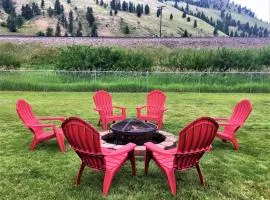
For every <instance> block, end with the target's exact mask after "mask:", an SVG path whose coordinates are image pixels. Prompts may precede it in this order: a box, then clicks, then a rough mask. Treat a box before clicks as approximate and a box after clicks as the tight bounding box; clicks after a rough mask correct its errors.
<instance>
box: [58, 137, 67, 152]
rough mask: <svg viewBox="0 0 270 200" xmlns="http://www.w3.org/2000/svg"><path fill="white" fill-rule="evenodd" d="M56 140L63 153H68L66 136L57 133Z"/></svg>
mask: <svg viewBox="0 0 270 200" xmlns="http://www.w3.org/2000/svg"><path fill="white" fill-rule="evenodd" d="M56 139H57V142H58V146H59V149H60V151H61V152H65V151H66V147H65V136H64V134H62V133H56Z"/></svg>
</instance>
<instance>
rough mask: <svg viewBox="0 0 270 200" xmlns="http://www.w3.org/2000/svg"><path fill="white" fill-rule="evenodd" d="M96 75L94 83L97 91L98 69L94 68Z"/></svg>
mask: <svg viewBox="0 0 270 200" xmlns="http://www.w3.org/2000/svg"><path fill="white" fill-rule="evenodd" d="M94 76H95V79H94V80H95V81H94V85H95V87H94V90H95V91H97V70H96V69H95V70H94ZM95 91H94V92H95Z"/></svg>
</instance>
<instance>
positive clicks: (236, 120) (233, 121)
mask: <svg viewBox="0 0 270 200" xmlns="http://www.w3.org/2000/svg"><path fill="white" fill-rule="evenodd" d="M251 111H252V104H251V102H250V101H249V100H242V101H240V102H239V103H238V104H237V105H236V106H235V107H234V110H233V113H232V115H231V117H230V118H229V119H227V118H215V120H216V121H221V123H219V126H223V127H224V129H223V131H220V132H218V133H217V137H219V138H220V139H222V140H223V142H227V141H231V142H232V144H233V146H234V148H235V149H236V150H238V149H239V144H238V141H237V138H236V137H235V134H236V132H237V131H238V129H239V128H240V127H242V126H243V125H244V123H245V121H246V120H247V118H248V116H249V115H250V113H251ZM222 121H224V122H222Z"/></svg>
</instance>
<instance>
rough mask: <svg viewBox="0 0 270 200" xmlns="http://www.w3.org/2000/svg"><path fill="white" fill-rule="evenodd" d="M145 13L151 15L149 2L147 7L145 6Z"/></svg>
mask: <svg viewBox="0 0 270 200" xmlns="http://www.w3.org/2000/svg"><path fill="white" fill-rule="evenodd" d="M144 13H145V14H146V15H149V14H150V7H149V6H148V4H146V5H145V7H144Z"/></svg>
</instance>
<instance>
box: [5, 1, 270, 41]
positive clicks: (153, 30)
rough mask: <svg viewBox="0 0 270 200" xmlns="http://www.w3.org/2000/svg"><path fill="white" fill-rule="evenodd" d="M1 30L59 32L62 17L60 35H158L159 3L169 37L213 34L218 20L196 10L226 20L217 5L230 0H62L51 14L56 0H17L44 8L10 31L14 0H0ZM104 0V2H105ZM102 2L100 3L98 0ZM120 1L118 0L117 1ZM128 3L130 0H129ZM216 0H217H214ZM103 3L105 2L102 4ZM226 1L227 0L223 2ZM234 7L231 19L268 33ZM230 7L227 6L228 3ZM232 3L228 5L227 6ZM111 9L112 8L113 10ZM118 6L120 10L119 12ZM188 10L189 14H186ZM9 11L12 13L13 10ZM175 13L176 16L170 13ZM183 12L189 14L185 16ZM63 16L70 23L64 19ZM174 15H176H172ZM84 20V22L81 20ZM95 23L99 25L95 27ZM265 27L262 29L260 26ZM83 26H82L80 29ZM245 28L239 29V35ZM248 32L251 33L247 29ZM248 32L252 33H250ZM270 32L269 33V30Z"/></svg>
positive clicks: (223, 33) (221, 31) (19, 5)
mask: <svg viewBox="0 0 270 200" xmlns="http://www.w3.org/2000/svg"><path fill="white" fill-rule="evenodd" d="M0 1H2V2H1V3H2V5H0V23H1V27H0V34H2V35H4V34H5V35H6V34H7V35H9V34H10V35H11V34H15V35H16V34H17V35H36V34H37V33H38V32H40V33H44V34H45V33H46V31H47V28H48V27H51V28H52V29H53V33H51V34H52V35H55V32H56V27H57V22H58V21H60V27H58V32H59V31H60V33H59V34H60V35H61V36H63V35H65V34H66V35H78V36H81V35H82V36H91V35H93V32H95V31H94V30H93V29H95V28H97V35H98V36H117V37H118V36H121V37H139V36H140V37H155V36H158V35H159V22H160V18H158V17H157V7H158V6H166V7H164V8H163V20H162V35H163V36H166V37H180V36H192V37H209V36H213V33H214V30H215V24H213V23H209V22H208V21H207V20H205V19H204V18H202V17H200V16H199V17H198V16H197V15H196V14H194V13H196V12H197V13H198V12H203V13H204V15H206V16H207V17H208V18H209V19H210V18H211V19H212V20H213V21H214V22H215V21H217V20H220V21H222V18H221V15H220V13H221V11H220V10H219V9H220V8H219V7H217V6H216V5H217V2H219V3H220V2H223V1H224V2H227V0H223V1H221V0H215V1H214V0H211V2H212V4H211V5H212V6H210V7H209V8H205V7H202V6H200V5H196V3H194V2H196V1H193V3H191V4H190V5H189V10H188V12H187V11H186V10H181V8H184V9H186V7H187V4H186V3H185V2H183V1H180V2H178V7H175V2H174V1H164V2H160V1H157V0H132V1H131V2H132V3H133V7H134V8H133V9H134V10H133V11H132V12H129V11H128V10H127V11H124V9H123V7H122V5H123V1H121V6H120V7H117V8H116V9H112V5H111V3H110V2H111V0H103V1H102V0H97V1H96V0H70V3H68V1H69V0H59V2H60V5H62V6H63V11H61V12H62V13H61V14H58V15H57V14H53V15H52V16H49V12H48V9H49V7H51V8H52V9H54V8H55V1H56V0H44V7H43V8H41V0H35V1H34V0H13V7H14V8H15V10H16V15H21V14H22V12H21V8H22V6H25V5H27V4H29V5H30V7H31V5H32V3H33V2H35V3H36V4H37V5H38V6H39V7H40V8H39V9H40V13H39V14H36V15H35V16H32V17H31V18H29V19H24V23H23V25H22V26H21V27H17V28H16V31H14V32H10V31H9V28H8V25H7V18H8V14H7V13H6V12H5V11H4V10H5V9H4V8H3V2H4V1H11V0H0ZM101 1H102V3H101ZM97 2H98V4H97ZM116 2H117V1H116ZM126 2H127V4H128V2H129V1H126ZM213 2H215V3H216V4H214V3H213ZM101 4H102V5H101ZM138 4H140V5H143V8H144V9H143V13H142V14H141V16H140V17H138V16H137V5H138ZM146 4H148V5H149V7H150V13H149V14H145V12H146V11H145V5H146ZM220 5H223V4H220ZM228 5H229V4H228ZM230 5H231V7H230V9H225V13H226V14H227V13H230V15H231V19H234V20H235V22H236V21H239V24H240V25H241V24H246V23H247V22H249V26H255V24H256V26H257V27H258V28H257V29H258V31H257V32H258V36H259V34H260V33H262V34H263V33H264V31H265V29H267V31H268V30H269V31H270V25H269V24H268V23H265V22H262V21H260V20H258V19H256V18H255V17H251V16H248V15H246V14H242V13H241V14H239V13H238V12H237V7H236V6H232V4H230ZM87 7H92V10H93V12H92V13H93V16H94V18H95V21H94V22H93V24H94V25H91V26H89V24H88V21H87V18H86V13H87ZM224 7H225V8H226V6H224ZM227 7H228V6H227ZM110 10H112V12H111V13H110ZM115 10H117V13H115ZM70 11H72V12H73V23H72V31H70V30H69V12H70ZM183 13H185V14H183ZM9 15H11V14H10V13H9ZM170 15H172V16H170ZM183 15H185V17H184V18H183ZM63 16H64V17H65V20H66V21H67V23H66V24H65V23H62V21H61V20H62V19H63ZM170 17H171V18H172V19H170ZM195 20H196V22H197V26H196V27H194V22H195ZM79 23H81V26H80V24H79ZM94 26H95V28H93V27H94ZM228 27H229V30H228V31H226V30H225V29H223V28H222V27H216V29H217V30H216V36H217V35H218V36H229V35H230V34H229V33H230V32H231V31H234V32H235V31H238V30H239V29H238V30H237V27H234V26H231V25H229V26H228ZM260 27H261V29H260ZM78 29H79V30H78ZM241 32H242V31H241V30H240V31H239V33H238V34H239V36H240V33H241ZM246 34H247V33H246ZM247 35H248V34H247ZM264 35H265V34H264ZM267 35H269V33H268V32H267Z"/></svg>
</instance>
